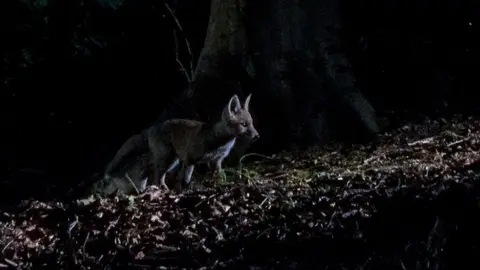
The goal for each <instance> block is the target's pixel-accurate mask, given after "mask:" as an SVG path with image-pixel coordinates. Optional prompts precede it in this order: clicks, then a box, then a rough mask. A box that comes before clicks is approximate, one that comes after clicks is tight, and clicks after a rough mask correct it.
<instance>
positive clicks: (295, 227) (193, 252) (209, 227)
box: [0, 117, 480, 270]
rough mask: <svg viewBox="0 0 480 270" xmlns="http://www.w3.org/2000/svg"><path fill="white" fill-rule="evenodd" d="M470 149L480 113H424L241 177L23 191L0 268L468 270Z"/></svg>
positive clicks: (2, 230)
mask: <svg viewBox="0 0 480 270" xmlns="http://www.w3.org/2000/svg"><path fill="white" fill-rule="evenodd" d="M479 151H480V121H479V120H476V119H473V118H462V117H456V118H453V119H451V120H444V119H439V120H425V121H424V122H422V123H417V124H409V125H405V126H403V127H401V128H399V129H397V130H394V131H392V132H389V133H385V134H382V135H381V143H380V144H378V145H376V146H375V147H373V146H368V145H367V146H350V147H347V146H342V145H329V146H326V147H323V148H321V149H320V148H319V149H310V150H308V151H298V152H290V153H282V154H278V155H275V156H272V157H269V158H264V159H263V160H261V161H257V162H254V163H250V164H246V165H245V167H244V168H242V169H235V170H231V171H230V177H233V176H232V171H233V175H237V178H238V176H239V175H241V176H242V181H243V182H247V183H246V184H238V183H237V184H232V183H230V184H228V183H227V184H223V185H221V186H218V187H216V188H207V187H206V188H200V189H195V190H190V191H186V192H184V193H182V194H177V195H175V194H173V193H167V192H163V191H160V190H158V189H155V188H154V187H150V188H149V190H148V191H147V192H146V193H144V194H141V195H139V196H123V195H122V196H112V197H109V198H97V197H90V198H87V199H84V200H76V201H72V202H41V201H25V202H23V203H22V204H20V205H18V206H15V207H11V208H9V209H6V210H5V211H3V212H1V213H0V269H1V268H18V269H29V268H36V269H38V268H43V267H46V268H52V269H98V268H118V267H127V268H128V269H145V268H150V267H156V268H158V269H179V268H188V269H192V268H193V269H199V268H203V269H211V268H226V267H233V268H237V269H402V270H404V269H450V268H453V267H455V268H458V269H472V267H474V266H475V267H474V268H476V269H478V268H479V266H480V263H479V262H478V260H477V258H478V256H479V255H480V230H478V228H479V227H480V203H479V202H480V200H479V197H480V195H479V194H480V192H479V191H480V185H479V184H478V183H479V181H478V180H479V178H480V152H479ZM227 176H228V174H227ZM244 180H246V181H244Z"/></svg>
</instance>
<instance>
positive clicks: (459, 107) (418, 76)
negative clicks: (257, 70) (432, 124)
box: [0, 0, 480, 199]
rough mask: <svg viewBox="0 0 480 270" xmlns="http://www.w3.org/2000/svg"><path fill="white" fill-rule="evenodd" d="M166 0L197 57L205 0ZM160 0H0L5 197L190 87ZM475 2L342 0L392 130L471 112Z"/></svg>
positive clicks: (124, 132)
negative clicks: (423, 118) (405, 123)
mask: <svg viewBox="0 0 480 270" xmlns="http://www.w3.org/2000/svg"><path fill="white" fill-rule="evenodd" d="M167 2H168V4H169V5H170V7H171V8H173V9H175V10H176V12H175V13H176V16H177V18H178V20H179V21H180V22H181V24H182V27H183V29H184V32H183V33H181V34H183V35H184V36H185V37H186V38H188V40H189V42H190V44H191V45H192V49H193V55H194V59H196V58H197V57H198V55H199V52H200V50H201V48H202V46H203V41H204V38H205V31H206V28H207V24H208V19H209V10H210V6H209V5H210V3H209V1H190V0H179V1H167ZM34 3H35V4H34ZM42 3H44V4H42ZM164 3H165V2H163V1H133V0H125V1H123V2H120V1H118V2H115V1H107V0H84V1H78V0H77V1H64V0H51V1H43V2H40V1H20V0H15V1H14V0H4V1H1V2H0V32H1V33H2V34H1V35H2V37H1V39H2V41H1V42H0V58H1V62H0V87H1V95H2V96H1V106H2V107H1V108H2V137H3V138H4V139H3V140H2V141H3V143H2V146H1V147H2V148H1V149H2V151H1V158H2V160H3V162H2V164H4V165H5V169H3V170H2V172H3V174H4V175H2V186H3V187H2V188H1V190H2V191H3V192H2V193H4V194H2V199H8V198H10V197H18V196H19V194H20V193H19V192H21V193H22V194H23V195H29V194H34V193H35V194H36V195H38V193H40V194H42V195H45V196H49V195H50V194H54V193H56V192H62V191H64V190H65V188H66V187H71V186H72V183H77V182H79V181H80V180H82V179H84V178H86V177H89V176H91V175H92V174H93V173H96V172H101V171H102V170H103V168H104V166H105V165H106V163H107V162H108V161H109V159H110V158H112V157H113V155H114V154H115V152H116V150H117V149H118V148H119V147H120V145H121V144H122V143H123V142H124V141H125V140H126V139H127V138H128V137H129V136H130V135H132V134H133V133H136V132H139V131H141V130H142V129H144V128H145V127H147V126H148V125H149V124H151V123H152V122H153V121H155V120H156V119H157V117H158V115H159V114H160V113H161V112H162V110H163V109H164V107H165V105H166V104H170V103H171V102H173V101H174V100H175V98H176V97H178V96H179V95H181V93H182V91H183V90H184V89H186V87H187V85H188V84H187V81H186V79H185V77H184V75H183V74H182V72H181V71H180V70H179V68H178V65H177V63H176V62H175V42H174V38H173V29H174V21H173V18H172V17H171V16H170V15H169V13H168V11H167V10H166V9H165V6H164ZM479 11H480V10H479V9H478V8H477V6H476V4H475V1H454V0H448V1H426V0H420V1H401V0H392V1H380V0H372V1H367V0H363V1H344V4H343V10H342V14H343V18H344V27H343V36H342V38H343V40H344V45H345V46H346V49H347V52H348V56H349V59H350V60H351V62H352V64H353V67H354V71H355V75H356V77H357V85H358V87H359V88H360V90H361V91H362V93H363V94H364V95H366V97H367V98H368V100H369V101H370V102H371V103H372V105H373V106H374V108H375V109H376V111H377V113H378V114H379V115H380V116H387V117H388V118H389V120H390V123H392V125H391V127H395V126H396V125H398V124H400V123H402V122H403V121H405V120H408V119H412V118H416V117H417V116H418V115H431V116H440V115H449V114H452V113H457V112H460V113H465V114H477V113H478V112H479V106H478V105H477V102H478V99H477V96H478V95H477V92H478V90H477V89H478V86H479V83H478V76H479V74H480V73H479V72H478V71H479V68H478V62H479V60H480V57H479V56H480V55H479V49H480V41H478V40H479V39H478V37H479V34H480V28H479V24H480V20H479V17H478V14H480V13H479ZM180 37H181V38H183V37H182V36H180ZM179 53H180V56H181V57H183V58H182V60H185V59H186V58H185V57H186V55H187V54H186V49H185V47H184V46H183V44H180V52H179ZM272 143H274V142H272ZM277 148H278V150H281V148H282V146H281V145H279V146H278V147H277Z"/></svg>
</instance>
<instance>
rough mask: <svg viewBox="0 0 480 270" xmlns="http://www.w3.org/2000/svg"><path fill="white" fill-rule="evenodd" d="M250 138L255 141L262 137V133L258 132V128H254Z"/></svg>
mask: <svg viewBox="0 0 480 270" xmlns="http://www.w3.org/2000/svg"><path fill="white" fill-rule="evenodd" d="M250 139H252V140H253V141H256V140H258V139H260V134H258V131H257V130H256V129H252V131H251V132H250Z"/></svg>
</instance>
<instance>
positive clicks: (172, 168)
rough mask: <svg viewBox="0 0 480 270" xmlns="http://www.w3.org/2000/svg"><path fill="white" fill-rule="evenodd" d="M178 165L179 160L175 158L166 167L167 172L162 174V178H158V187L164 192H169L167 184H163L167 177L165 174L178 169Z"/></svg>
mask: <svg viewBox="0 0 480 270" xmlns="http://www.w3.org/2000/svg"><path fill="white" fill-rule="evenodd" d="M179 163H180V160H179V159H178V158H175V160H174V161H173V162H172V163H171V164H170V166H168V168H167V170H166V171H165V172H164V173H163V175H162V178H160V183H159V184H160V186H161V187H164V188H165V189H166V190H169V188H168V186H167V184H166V183H165V177H166V176H167V173H169V172H171V171H173V170H174V169H176V168H177V167H178V164H179Z"/></svg>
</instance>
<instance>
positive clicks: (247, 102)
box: [243, 93, 252, 112]
mask: <svg viewBox="0 0 480 270" xmlns="http://www.w3.org/2000/svg"><path fill="white" fill-rule="evenodd" d="M250 97H252V93H250V95H248V97H247V99H246V100H245V104H244V105H243V109H244V110H245V111H247V112H248V106H249V105H250Z"/></svg>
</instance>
